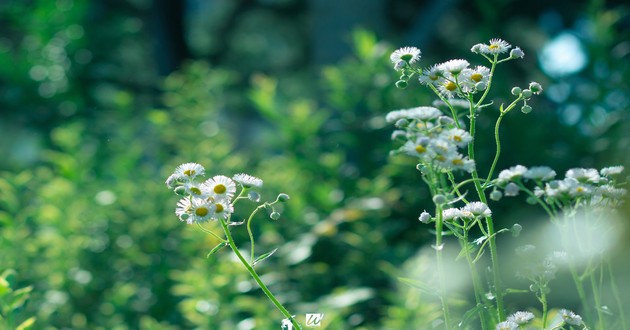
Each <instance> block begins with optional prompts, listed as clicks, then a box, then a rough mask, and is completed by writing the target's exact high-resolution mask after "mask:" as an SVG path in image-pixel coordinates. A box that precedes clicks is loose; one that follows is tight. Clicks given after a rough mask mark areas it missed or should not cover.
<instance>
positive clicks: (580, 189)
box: [575, 187, 584, 193]
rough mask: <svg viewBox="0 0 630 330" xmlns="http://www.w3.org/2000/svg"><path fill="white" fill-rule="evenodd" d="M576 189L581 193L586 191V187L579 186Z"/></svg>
mask: <svg viewBox="0 0 630 330" xmlns="http://www.w3.org/2000/svg"><path fill="white" fill-rule="evenodd" d="M575 191H577V192H579V193H581V192H584V187H577V188H575Z"/></svg>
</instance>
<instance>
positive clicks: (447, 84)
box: [438, 79, 458, 99]
mask: <svg viewBox="0 0 630 330" xmlns="http://www.w3.org/2000/svg"><path fill="white" fill-rule="evenodd" d="M438 91H439V92H440V94H442V96H444V97H445V98H447V99H451V98H454V97H455V96H456V95H457V94H458V93H457V92H458V86H457V84H456V83H455V82H453V81H451V80H446V79H443V80H442V81H440V83H439V85H438Z"/></svg>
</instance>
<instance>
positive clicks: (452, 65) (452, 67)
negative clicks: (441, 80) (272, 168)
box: [439, 59, 470, 76]
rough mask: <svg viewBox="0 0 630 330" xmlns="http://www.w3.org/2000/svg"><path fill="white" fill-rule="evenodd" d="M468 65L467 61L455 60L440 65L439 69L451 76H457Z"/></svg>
mask: <svg viewBox="0 0 630 330" xmlns="http://www.w3.org/2000/svg"><path fill="white" fill-rule="evenodd" d="M469 65H470V63H468V61H466V60H462V59H456V60H450V61H446V62H444V63H442V64H440V65H439V67H440V69H442V70H444V71H446V72H450V73H451V74H452V75H453V76H457V75H458V74H460V73H461V72H462V70H464V69H466V68H467V67H468V66H469Z"/></svg>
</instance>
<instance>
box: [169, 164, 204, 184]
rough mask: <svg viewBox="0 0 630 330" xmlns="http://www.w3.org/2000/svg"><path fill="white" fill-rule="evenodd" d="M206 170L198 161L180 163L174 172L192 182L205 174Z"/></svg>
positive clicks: (180, 178) (182, 178) (179, 177)
mask: <svg viewBox="0 0 630 330" xmlns="http://www.w3.org/2000/svg"><path fill="white" fill-rule="evenodd" d="M204 172H205V169H204V168H203V166H201V165H199V164H197V163H185V164H182V165H179V166H178V167H177V168H176V169H175V173H173V174H174V175H175V176H176V177H177V179H179V180H182V181H185V182H190V181H192V180H194V179H195V178H196V177H198V176H203V175H204V174H205V173H204Z"/></svg>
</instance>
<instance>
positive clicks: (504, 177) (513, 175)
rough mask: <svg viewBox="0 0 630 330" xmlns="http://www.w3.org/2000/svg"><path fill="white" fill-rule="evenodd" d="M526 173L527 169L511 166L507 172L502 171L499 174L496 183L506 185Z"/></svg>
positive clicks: (521, 166) (520, 166)
mask: <svg viewBox="0 0 630 330" xmlns="http://www.w3.org/2000/svg"><path fill="white" fill-rule="evenodd" d="M525 172H527V167H525V166H523V165H516V166H512V167H510V168H509V169H507V170H503V171H501V172H500V173H499V178H498V179H497V181H498V182H499V183H503V184H504V183H506V182H509V181H514V180H516V179H518V178H520V177H522V176H523V174H525Z"/></svg>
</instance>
